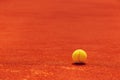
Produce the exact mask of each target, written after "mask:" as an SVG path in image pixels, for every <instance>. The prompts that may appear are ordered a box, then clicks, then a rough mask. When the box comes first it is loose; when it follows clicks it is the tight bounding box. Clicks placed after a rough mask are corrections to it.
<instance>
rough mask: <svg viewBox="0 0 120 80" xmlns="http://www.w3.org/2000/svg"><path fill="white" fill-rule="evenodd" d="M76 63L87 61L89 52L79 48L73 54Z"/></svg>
mask: <svg viewBox="0 0 120 80" xmlns="http://www.w3.org/2000/svg"><path fill="white" fill-rule="evenodd" d="M72 59H73V62H74V63H85V61H86V59H87V53H86V52H85V51H84V50H82V49H77V50H75V51H74V52H73V54H72Z"/></svg>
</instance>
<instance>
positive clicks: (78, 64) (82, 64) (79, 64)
mask: <svg viewBox="0 0 120 80" xmlns="http://www.w3.org/2000/svg"><path fill="white" fill-rule="evenodd" d="M72 65H76V66H84V65H86V63H72Z"/></svg>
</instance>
